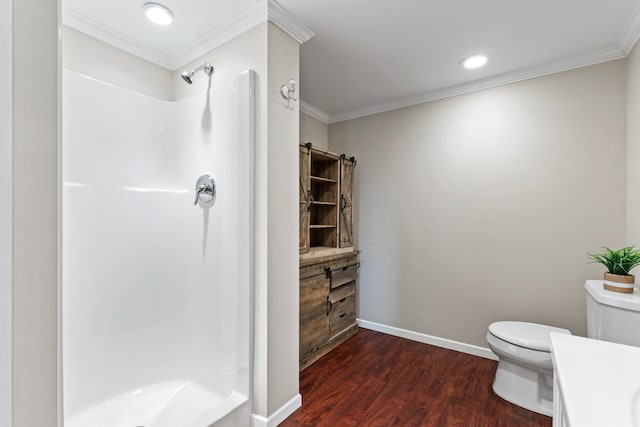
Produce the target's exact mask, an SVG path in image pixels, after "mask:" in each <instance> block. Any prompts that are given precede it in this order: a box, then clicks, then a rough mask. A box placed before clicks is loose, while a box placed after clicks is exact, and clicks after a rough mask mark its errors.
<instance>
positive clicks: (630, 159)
mask: <svg viewBox="0 0 640 427" xmlns="http://www.w3.org/2000/svg"><path fill="white" fill-rule="evenodd" d="M639 118H640V46H639V45H638V44H636V46H635V48H634V49H633V50H632V51H631V54H630V55H629V57H628V58H627V243H628V244H630V245H636V247H640V185H639V184H640V119H639ZM635 275H636V276H639V275H640V273H639V272H638V271H637V270H636V271H635ZM636 281H638V279H636Z"/></svg>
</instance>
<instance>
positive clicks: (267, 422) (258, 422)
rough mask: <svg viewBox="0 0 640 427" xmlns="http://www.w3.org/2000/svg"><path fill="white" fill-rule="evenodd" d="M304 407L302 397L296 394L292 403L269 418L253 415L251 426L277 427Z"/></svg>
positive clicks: (283, 406)
mask: <svg viewBox="0 0 640 427" xmlns="http://www.w3.org/2000/svg"><path fill="white" fill-rule="evenodd" d="M301 406H302V396H301V395H300V393H298V394H296V395H295V396H294V397H293V398H292V399H291V400H290V401H288V402H287V403H285V404H284V405H282V406H281V407H280V408H278V410H277V411H275V412H274V413H273V414H271V416H270V417H269V418H265V417H263V416H261V415H256V414H251V425H252V426H253V427H276V426H277V425H278V424H280V423H281V422H283V421H284V420H286V419H287V417H288V416H289V415H291V414H293V413H294V412H295V410H296V409H298V408H299V407H301Z"/></svg>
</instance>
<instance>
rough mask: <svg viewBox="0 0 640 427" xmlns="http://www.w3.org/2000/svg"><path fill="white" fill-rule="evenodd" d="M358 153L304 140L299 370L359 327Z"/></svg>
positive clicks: (301, 190)
mask: <svg viewBox="0 0 640 427" xmlns="http://www.w3.org/2000/svg"><path fill="white" fill-rule="evenodd" d="M355 165H356V161H355V159H354V158H353V157H347V156H346V155H344V154H343V155H338V154H335V153H331V152H329V151H326V150H320V149H316V148H314V147H313V146H312V144H311V143H306V144H304V143H303V144H300V357H299V362H300V370H303V369H304V368H306V367H307V366H309V365H311V364H312V363H313V362H315V361H316V360H318V359H319V358H320V357H322V356H324V355H325V354H327V353H328V352H329V351H331V350H333V349H334V348H335V347H337V346H338V345H340V344H341V343H343V342H344V341H346V340H347V339H348V338H350V337H352V336H353V335H354V334H355V333H356V332H357V331H358V324H357V322H356V298H357V297H356V296H357V292H358V270H359V267H360V260H359V251H356V250H355V249H354V247H353V191H352V182H353V172H354V168H355Z"/></svg>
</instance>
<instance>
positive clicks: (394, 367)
mask: <svg viewBox="0 0 640 427" xmlns="http://www.w3.org/2000/svg"><path fill="white" fill-rule="evenodd" d="M496 364H497V362H494V361H491V360H487V359H483V358H480V357H476V356H470V355H468V354H464V353H458V352H456V351H451V350H446V349H443V348H439V347H434V346H431V345H427V344H422V343H418V342H414V341H410V340H406V339H403V338H398V337H394V336H391V335H386V334H382V333H379V332H374V331H370V330H367V329H360V330H359V332H358V333H357V334H356V335H355V336H354V337H353V338H351V339H350V340H348V341H347V342H345V343H344V344H342V345H341V346H339V347H338V348H336V349H335V350H333V351H332V352H331V353H329V354H327V355H326V356H324V357H323V358H322V359H320V360H318V361H317V362H316V363H314V364H313V365H311V366H310V367H308V368H307V369H305V370H304V371H303V372H301V373H300V393H301V394H302V407H301V408H300V409H298V410H297V411H296V412H295V413H294V414H293V415H291V416H290V417H289V418H288V419H287V420H285V421H284V422H283V423H282V424H281V426H283V427H290V426H327V427H329V426H331V427H334V426H366V427H369V426H381V427H382V426H385V427H386V426H403V427H404V426H438V427H448V426H464V427H476V426H478V427H480V426H482V427H484V426H492V427H493V426H505V427H525V426H526V427H532V426H551V418H550V417H545V416H543V415H539V414H536V413H534V412H530V411H527V410H526V409H522V408H520V407H518V406H516V405H512V404H511V403H508V402H506V401H505V400H503V399H501V398H499V397H498V396H496V395H495V394H494V393H493V391H492V390H491V384H492V382H493V376H494V374H495V369H496Z"/></svg>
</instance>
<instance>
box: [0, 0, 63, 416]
mask: <svg viewBox="0 0 640 427" xmlns="http://www.w3.org/2000/svg"><path fill="white" fill-rule="evenodd" d="M4 11H5V10H4V9H3V13H4ZM58 40H59V39H58V2H56V1H50V0H19V1H18V0H14V1H13V45H12V50H13V77H12V85H13V100H12V114H13V117H12V128H13V129H12V130H13V135H12V163H13V175H12V184H11V185H12V189H11V192H12V193H13V210H12V217H13V223H12V273H13V276H12V279H13V280H12V285H13V286H12V293H13V307H12V308H13V313H12V316H13V317H12V320H13V322H12V323H13V325H12V330H13V337H12V338H13V339H12V343H11V344H12V347H13V348H12V357H13V359H12V382H13V384H12V390H11V393H12V409H13V411H12V412H13V413H12V416H13V422H12V424H11V426H12V427H33V426H55V425H56V420H57V419H58V416H59V415H60V414H59V412H58V399H57V396H58V393H57V392H58V375H57V374H58V357H57V350H58V348H57V345H58V312H57V307H58V274H59V268H58V266H59V263H58V253H59V251H58V224H59V221H58V220H59V218H58V200H59V199H58V191H59V189H60V182H59V176H58V164H59V156H58V153H59V150H58V135H59V128H58V102H59V97H58V84H59V73H58ZM2 237H3V238H4V236H2ZM1 346H2V347H3V348H4V347H6V346H7V343H6V342H3V343H2V344H1ZM7 392H8V390H5V389H3V390H2V392H0V393H2V394H4V393H7Z"/></svg>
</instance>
